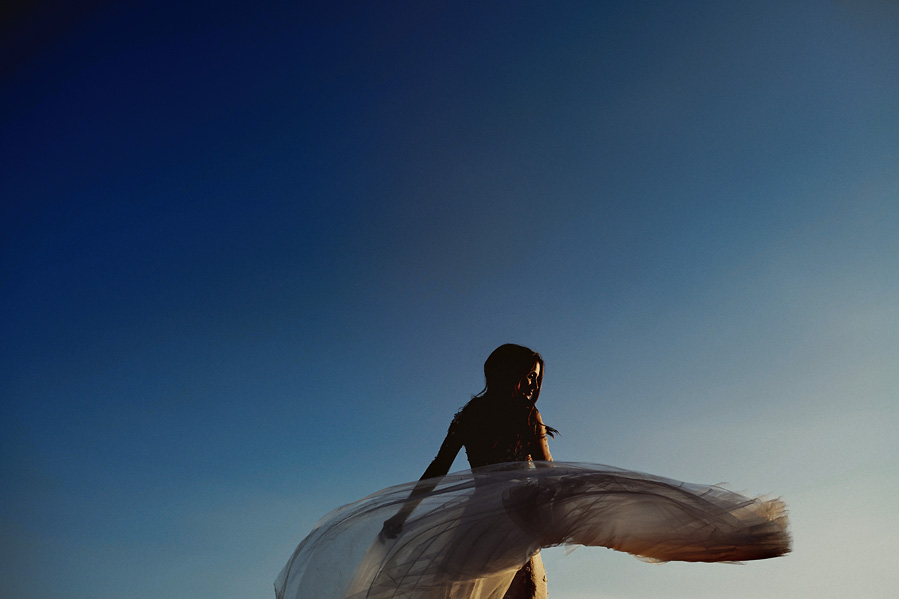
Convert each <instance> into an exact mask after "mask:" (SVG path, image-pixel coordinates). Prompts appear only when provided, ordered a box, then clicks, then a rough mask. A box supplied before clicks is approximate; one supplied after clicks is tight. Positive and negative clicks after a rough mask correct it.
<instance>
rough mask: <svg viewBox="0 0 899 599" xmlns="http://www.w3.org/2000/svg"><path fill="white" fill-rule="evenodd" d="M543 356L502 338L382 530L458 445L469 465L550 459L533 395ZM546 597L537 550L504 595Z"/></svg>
mask: <svg viewBox="0 0 899 599" xmlns="http://www.w3.org/2000/svg"><path fill="white" fill-rule="evenodd" d="M543 370H544V364H543V358H542V357H541V356H540V354H538V353H537V352H535V351H534V350H532V349H528V348H527V347H522V346H521V345H515V344H512V343H507V344H505V345H501V346H499V347H498V348H496V349H495V350H493V353H491V354H490V356H489V357H488V358H487V361H486V362H484V378H485V380H486V386H485V387H484V390H483V391H482V392H481V393H479V394H478V395H476V396H475V397H474V398H472V400H471V401H470V402H468V404H466V405H465V407H464V408H462V410H460V411H459V412H458V413H457V414H456V416H455V418H453V421H452V423H451V424H450V427H449V431H448V432H447V435H446V439H444V441H443V444H442V445H441V446H440V450H439V451H438V452H437V457H435V458H434V460H433V461H432V462H431V464H430V465H429V466H428V468H427V470H425V472H424V474H423V475H422V477H421V480H420V482H419V483H418V485H416V487H415V489H414V490H413V491H412V493H411V496H410V501H408V502H406V503H405V504H404V505H403V507H402V508H401V509H400V511H399V512H398V513H397V514H396V515H395V516H393V517H392V518H390V519H389V520H387V521H386V522H385V523H384V528H383V530H382V533H381V534H382V535H383V536H384V537H386V538H388V539H392V538H396V536H397V535H398V534H399V532H400V531H401V530H402V525H403V523H404V522H405V521H406V519H407V518H408V517H409V514H411V513H412V511H413V510H414V509H415V507H416V506H417V505H418V504H417V502H416V501H415V500H414V498H415V497H416V496H421V495H423V494H426V493H428V492H430V491H431V490H433V488H434V487H435V486H436V485H437V484H438V482H439V481H440V479H441V477H443V476H445V475H446V474H447V473H448V472H449V469H450V467H451V466H452V464H453V461H454V460H455V459H456V455H457V454H458V453H459V450H460V449H461V448H462V447H465V453H466V455H467V456H468V463H469V465H470V466H471V467H472V468H480V467H483V466H490V465H493V464H502V463H509V462H531V461H540V462H551V461H552V455H551V454H550V452H549V445H548V443H547V436H550V437H551V436H553V435H554V434H555V433H557V432H558V431H556V430H555V429H553V428H552V427H548V426H546V425H545V424H544V423H543V419H542V418H541V416H540V412H539V411H538V410H537V406H536V405H535V404H536V403H537V399H539V397H540V387H541V385H542V383H543ZM545 596H546V575H545V573H544V569H543V561H542V560H541V559H540V555H539V553H538V554H536V555H534V556H532V557H531V558H530V559H529V560H528V562H527V563H526V564H525V565H524V566H523V567H522V568H521V569H520V570H519V571H518V572H517V573H516V575H515V577H514V579H513V580H512V583H511V586H510V587H509V589H508V591H507V592H506V593H505V595H504V596H503V597H504V599H527V598H532V597H545Z"/></svg>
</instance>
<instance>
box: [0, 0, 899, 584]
mask: <svg viewBox="0 0 899 599" xmlns="http://www.w3.org/2000/svg"><path fill="white" fill-rule="evenodd" d="M60 4H61V3H46V4H39V5H38V7H39V8H32V9H29V10H23V11H20V12H18V13H15V14H11V15H10V17H9V18H8V19H7V25H5V26H4V29H3V32H4V33H3V38H4V42H3V49H4V50H3V54H4V55H5V56H6V58H4V59H3V63H2V67H3V70H2V79H0V115H2V116H0V151H2V161H0V165H2V166H0V169H2V176H0V196H2V197H3V198H4V199H5V201H4V202H3V203H2V204H3V206H2V208H0V235H2V237H0V244H2V245H0V252H2V253H0V307H2V311H0V313H2V315H3V316H2V321H0V322H2V329H0V334H2V337H3V339H4V343H3V345H2V349H0V380H2V383H0V394H2V413H0V450H2V454H0V456H2V462H0V480H2V487H0V497H2V502H0V530H2V531H3V533H2V541H0V556H2V559H0V569H2V570H0V574H2V575H0V591H2V594H3V595H4V596H16V597H21V598H25V599H28V598H31V597H35V598H36V597H41V598H44V599H63V598H65V599H74V598H88V597H90V598H92V599H103V598H106V597H121V596H127V597H134V598H143V597H158V596H165V595H169V596H176V597H184V598H186V599H190V598H194V597H196V598H201V597H209V596H217V597H235V598H237V597H240V598H242V599H245V598H248V597H271V596H272V590H271V585H272V582H273V580H274V578H275V576H276V575H277V573H278V572H279V571H280V569H281V567H282V566H283V564H284V563H285V562H286V560H287V558H288V557H289V555H290V553H291V551H292V550H293V548H294V546H295V545H296V544H297V543H298V542H299V541H300V540H301V539H302V537H303V536H304V535H305V534H306V533H307V532H308V531H309V529H310V528H311V527H312V526H313V525H314V523H315V522H316V521H317V520H318V518H319V517H321V516H322V515H324V514H325V513H326V512H327V511H329V510H330V509H332V508H334V507H336V506H338V505H341V504H344V503H348V502H350V501H353V500H355V499H358V498H359V497H362V496H364V495H367V494H368V493H371V492H374V491H376V490H378V489H380V488H383V487H386V486H389V485H392V484H397V483H400V482H405V481H408V480H414V479H416V478H417V477H418V476H420V474H421V472H422V471H423V470H424V468H425V466H426V465H427V464H428V462H429V461H430V459H431V458H432V457H433V455H434V454H435V453H436V451H437V448H438V446H439V444H440V441H441V440H442V437H443V434H444V433H445V431H446V427H447V425H448V424H449V420H450V418H451V416H452V414H453V413H454V412H455V411H456V410H457V409H458V408H459V407H461V405H463V404H464V403H465V401H467V399H468V398H469V397H470V396H471V395H472V394H474V393H477V392H478V391H479V390H480V389H481V387H482V385H483V381H482V375H481V372H482V371H481V368H482V364H483V360H484V359H485V358H486V356H487V355H488V354H489V352H490V351H491V350H492V349H493V348H494V347H496V346H497V345H499V344H501V343H505V342H510V341H511V342H517V343H522V344H525V345H529V346H531V347H533V348H534V349H536V350H538V351H540V352H541V353H542V354H543V356H544V358H545V359H546V377H545V380H544V389H543V392H542V394H541V409H542V411H543V413H544V416H545V420H546V421H547V422H548V423H550V424H551V425H553V426H555V427H556V428H558V429H559V430H560V431H561V432H562V435H561V437H559V438H558V439H556V440H555V441H554V442H553V444H552V450H553V454H554V456H555V458H556V459H557V460H566V461H583V462H596V463H605V464H611V465H615V466H620V467H625V468H632V469H636V470H641V471H647V472H651V473H654V474H660V475H665V476H670V477H673V478H679V479H683V480H688V481H691V482H698V483H717V482H726V483H728V484H729V485H730V486H731V488H734V489H737V490H742V491H746V492H748V493H750V494H765V493H769V494H775V495H781V496H783V497H784V499H785V500H786V501H787V503H788V505H789V506H790V508H791V517H792V522H793V533H794V536H795V548H794V552H793V554H791V555H789V556H787V557H785V558H782V559H777V560H771V561H768V562H759V563H752V564H747V565H744V566H732V565H696V564H666V565H662V566H654V565H648V564H645V563H642V562H640V561H638V560H635V559H633V558H631V557H629V556H626V555H620V554H616V553H614V552H611V551H608V550H602V549H588V548H580V549H578V550H576V551H574V552H573V553H570V554H568V553H566V552H565V551H563V550H561V549H555V550H550V551H547V552H545V560H546V562H547V569H548V574H549V584H550V592H551V594H552V596H553V597H556V598H559V599H575V598H580V597H591V598H593V597H601V598H630V597H645V596H657V597H690V598H691V599H696V598H701V597H721V596H727V597H737V598H738V597H759V596H765V597H773V598H781V597H782V598H796V597H816V598H828V597H834V598H835V597H845V596H850V595H851V596H866V597H886V596H887V595H888V593H889V592H892V590H894V589H895V588H896V587H897V586H899V575H897V573H896V570H895V567H893V565H892V563H890V559H889V556H890V555H891V549H892V545H893V536H894V534H893V531H894V530H896V529H897V527H899V519H897V516H896V515H895V510H894V507H895V506H894V503H895V497H896V493H897V492H899V462H897V457H896V456H897V455H899V446H897V440H896V438H897V437H896V435H895V430H894V429H895V422H896V421H897V417H899V402H897V398H899V374H897V369H896V366H895V365H896V364H897V362H899V308H897V305H899V304H897V300H896V298H897V297H899V242H897V239H899V143H897V140H899V78H897V77H896V72H897V67H899V12H897V9H896V7H895V5H894V4H892V3H890V2H886V1H883V2H878V1H876V0H870V1H867V0H863V1H860V2H852V3H848V2H776V3H775V2H771V3H766V2H755V3H744V4H743V5H741V6H730V5H729V3H716V2H642V3H600V2H596V3H587V2H580V3H577V2H572V3H556V4H560V5H553V3H541V2H514V3H513V2H490V3H446V2H439V3H415V2H396V3H332V4H331V5H327V6H326V5H325V4H324V3H322V6H319V7H308V6H300V5H299V3H283V4H279V3H262V4H258V3H257V4H254V5H253V7H249V5H237V4H227V5H223V4H221V3H217V4H203V3H197V2H182V3H177V4H175V3H139V2H136V3H128V6H127V7H124V6H117V5H114V4H110V3H101V2H96V3H89V5H88V7H86V8H83V9H72V8H65V7H63V6H61V5H60ZM464 466H465V464H464V458H462V457H460V458H459V459H458V460H457V462H456V467H457V468H462V467H464ZM888 535H889V536H888Z"/></svg>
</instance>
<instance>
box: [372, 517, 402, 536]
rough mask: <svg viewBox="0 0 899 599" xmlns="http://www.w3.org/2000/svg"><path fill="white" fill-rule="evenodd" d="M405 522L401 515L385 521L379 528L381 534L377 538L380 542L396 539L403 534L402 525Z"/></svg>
mask: <svg viewBox="0 0 899 599" xmlns="http://www.w3.org/2000/svg"><path fill="white" fill-rule="evenodd" d="M405 521H406V517H405V516H404V515H403V514H397V515H395V516H393V517H392V518H389V519H387V520H385V521H384V526H383V528H381V534H379V535H378V537H379V538H380V539H381V540H382V541H385V540H387V539H395V538H397V537H398V536H399V535H400V533H401V532H403V524H404V523H405Z"/></svg>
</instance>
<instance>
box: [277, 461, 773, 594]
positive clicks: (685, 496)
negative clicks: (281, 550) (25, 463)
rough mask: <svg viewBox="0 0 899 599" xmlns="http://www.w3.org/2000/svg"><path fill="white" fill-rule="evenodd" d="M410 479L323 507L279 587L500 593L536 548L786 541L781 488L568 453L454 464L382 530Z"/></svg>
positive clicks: (710, 549)
mask: <svg viewBox="0 0 899 599" xmlns="http://www.w3.org/2000/svg"><path fill="white" fill-rule="evenodd" d="M415 485H416V483H414V482H413V483H408V484H404V485H399V486H395V487H391V488H388V489H385V490H383V491H379V492H378V493H375V494H373V495H370V496H368V497H366V498H364V499H361V500H359V501H357V502H355V503H352V504H349V505H346V506H344V507H341V508H338V509H336V510H334V511H332V512H331V513H330V514H328V515H327V516H325V517H324V518H323V519H322V520H321V521H320V522H319V523H318V524H317V525H316V527H315V528H314V529H313V530H312V532H311V533H310V534H309V536H307V537H306V538H305V539H304V540H303V541H302V542H301V543H300V545H299V547H297V549H296V551H295V552H294V554H293V556H292V557H291V558H290V560H289V561H288V562H287V565H286V566H285V567H284V569H283V570H282V572H281V574H280V575H279V576H278V578H277V580H276V582H275V592H276V596H277V598H278V599H388V598H390V599H502V597H503V595H504V594H505V592H506V589H508V588H509V585H510V583H511V582H512V579H513V577H514V576H515V573H516V572H517V571H518V570H519V569H520V568H522V566H524V565H525V564H526V563H527V562H528V561H529V560H532V558H534V557H535V556H536V560H535V561H537V562H539V556H538V555H537V553H538V552H539V550H540V549H541V548H543V547H552V546H556V545H589V546H602V547H609V548H611V549H616V550H618V551H626V552H628V553H631V554H634V555H636V556H639V557H641V558H643V559H647V560H651V561H691V562H720V561H731V562H732V561H744V560H755V559H764V558H769V557H776V556H779V555H783V554H784V553H786V552H788V551H789V550H790V537H789V534H788V531H787V516H786V509H785V506H784V504H783V503H782V502H781V501H780V500H778V499H764V498H755V499H753V498H748V497H744V496H742V495H740V494H737V493H734V492H731V491H728V490H725V489H723V488H721V487H717V486H701V485H693V484H688V483H682V482H678V481H675V480H670V479H666V478H661V477H657V476H652V475H648V474H642V473H638V472H630V471H627V470H621V469H618V468H612V467H609V466H600V465H594V464H576V463H564V462H536V463H528V462H516V463H507V464H497V465H494V466H487V467H484V468H477V469H474V470H466V471H462V472H457V473H454V474H449V475H447V476H445V477H443V478H442V479H441V482H440V483H439V484H438V485H437V486H436V487H435V488H434V489H433V490H432V491H431V492H429V493H427V494H425V495H419V496H418V497H416V500H418V499H421V503H420V504H419V505H417V507H416V508H415V511H414V512H413V513H412V515H411V516H410V517H409V518H408V519H407V521H406V523H405V525H404V527H403V530H402V532H401V534H400V535H399V536H398V537H397V538H395V539H384V538H381V537H380V536H379V533H380V531H381V527H382V524H383V522H384V521H385V520H387V519H388V518H390V517H391V516H393V515H394V514H395V513H396V512H397V510H399V509H400V507H401V506H402V505H403V503H404V502H406V501H407V500H408V499H409V493H410V491H411V490H412V489H413V488H414V487H415ZM533 563H534V562H532V564H533ZM538 565H539V564H538Z"/></svg>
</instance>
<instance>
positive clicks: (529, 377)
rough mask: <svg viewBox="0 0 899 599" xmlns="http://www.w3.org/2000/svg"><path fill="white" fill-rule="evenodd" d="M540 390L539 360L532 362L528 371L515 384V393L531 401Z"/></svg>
mask: <svg viewBox="0 0 899 599" xmlns="http://www.w3.org/2000/svg"><path fill="white" fill-rule="evenodd" d="M539 390H540V362H536V361H535V362H534V365H533V366H531V369H530V371H528V373H527V374H526V375H525V376H524V378H523V379H521V380H520V381H518V385H516V386H515V391H516V394H517V395H519V396H521V398H522V399H524V400H525V401H527V402H529V403H530V402H533V401H534V399H536V397H537V392H538V391H539Z"/></svg>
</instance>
